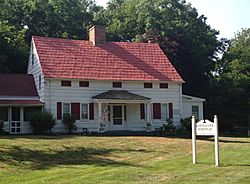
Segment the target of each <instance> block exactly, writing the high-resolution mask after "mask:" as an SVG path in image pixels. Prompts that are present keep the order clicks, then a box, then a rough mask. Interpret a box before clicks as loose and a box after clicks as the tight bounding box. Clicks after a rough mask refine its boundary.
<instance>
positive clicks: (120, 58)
mask: <svg viewBox="0 0 250 184" xmlns="http://www.w3.org/2000/svg"><path fill="white" fill-rule="evenodd" d="M27 73H28V74H1V75H0V119H3V120H4V122H5V129H6V130H7V131H9V132H10V133H13V134H14V133H32V129H31V127H30V125H29V116H30V114H31V113H32V112H33V111H34V110H35V109H36V110H37V109H39V108H40V109H42V110H45V111H49V112H51V113H52V114H53V115H54V117H55V119H56V125H55V127H54V128H53V131H54V132H62V133H63V132H66V131H67V130H66V128H65V127H64V125H63V124H62V118H63V115H64V114H66V113H71V114H74V115H75V117H76V119H77V120H76V126H77V130H75V131H76V132H81V131H82V130H83V128H87V129H88V130H89V131H91V132H103V131H116V130H130V131H144V130H145V127H146V124H147V123H148V122H149V123H151V124H152V126H153V128H157V127H160V126H162V125H163V124H164V123H166V120H167V119H168V118H170V119H172V120H173V122H174V124H175V125H176V126H178V125H180V119H181V118H184V117H188V116H191V115H196V116H197V117H199V119H202V118H203V101H204V99H201V98H197V97H192V96H187V95H183V94H182V84H183V82H184V81H183V80H182V78H181V77H180V75H179V74H178V73H177V71H176V70H175V68H174V67H173V65H172V64H171V63H170V61H169V60H168V58H167V57H166V55H165V54H164V53H163V51H162V50H161V48H160V47H159V45H158V44H156V43H131V42H109V41H106V39H105V28H104V27H102V26H93V27H92V28H91V29H90V30H89V40H88V41H86V40H70V39H59V38H48V37H39V36H33V37H32V42H31V50H30V57H29V64H28V70H27ZM32 76H33V77H32ZM23 78H25V80H23ZM27 78H28V79H27ZM18 80H20V81H22V82H20V83H19V82H18ZM17 83H18V85H17ZM22 85H23V86H22ZM26 88H27V89H26Z"/></svg>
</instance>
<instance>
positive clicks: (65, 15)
mask: <svg viewBox="0 0 250 184" xmlns="http://www.w3.org/2000/svg"><path fill="white" fill-rule="evenodd" d="M0 4H1V9H0V26H1V30H0V39H1V45H0V49H1V55H0V72H22V73H25V72H26V68H27V61H28V51H29V50H28V48H29V45H30V41H31V36H32V35H38V36H50V37H56V38H71V39H87V30H88V28H89V27H90V26H91V25H92V22H93V16H94V14H95V13H96V12H97V11H99V10H101V9H102V8H101V7H99V6H96V5H95V3H94V2H93V1H90V0H11V1H9V0H0Z"/></svg>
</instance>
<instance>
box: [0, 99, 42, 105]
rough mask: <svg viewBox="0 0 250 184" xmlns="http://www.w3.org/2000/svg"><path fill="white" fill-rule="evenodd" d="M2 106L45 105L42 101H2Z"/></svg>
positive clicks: (0, 102) (0, 101)
mask: <svg viewBox="0 0 250 184" xmlns="http://www.w3.org/2000/svg"><path fill="white" fill-rule="evenodd" d="M0 104H1V105H44V103H42V102H41V101H40V100H0Z"/></svg>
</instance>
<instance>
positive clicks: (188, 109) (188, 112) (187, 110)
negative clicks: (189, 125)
mask: <svg viewBox="0 0 250 184" xmlns="http://www.w3.org/2000/svg"><path fill="white" fill-rule="evenodd" d="M192 106H198V108H199V119H200V120H201V119H203V102H202V101H191V100H190V101H183V116H182V118H187V117H190V116H192Z"/></svg>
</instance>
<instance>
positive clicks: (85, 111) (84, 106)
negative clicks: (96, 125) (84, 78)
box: [81, 103, 89, 119]
mask: <svg viewBox="0 0 250 184" xmlns="http://www.w3.org/2000/svg"><path fill="white" fill-rule="evenodd" d="M81 106H82V111H81V119H88V118H89V108H88V104H87V103H84V104H82V105H81Z"/></svg>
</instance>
